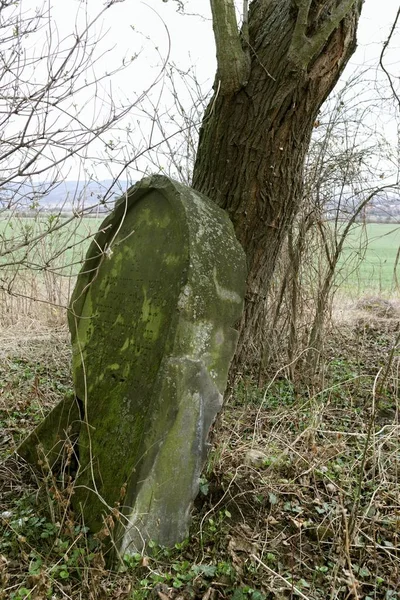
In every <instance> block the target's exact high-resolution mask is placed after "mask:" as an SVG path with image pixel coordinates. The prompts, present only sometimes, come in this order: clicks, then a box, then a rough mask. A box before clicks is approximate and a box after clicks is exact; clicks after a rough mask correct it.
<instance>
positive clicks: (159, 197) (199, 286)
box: [39, 176, 245, 552]
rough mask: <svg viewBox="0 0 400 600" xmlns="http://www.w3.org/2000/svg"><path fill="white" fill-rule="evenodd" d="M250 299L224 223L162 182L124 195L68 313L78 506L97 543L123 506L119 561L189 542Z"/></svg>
mask: <svg viewBox="0 0 400 600" xmlns="http://www.w3.org/2000/svg"><path fill="white" fill-rule="evenodd" d="M244 287H245V258H244V253H243V251H242V249H241V248H240V246H239V244H238V242H237V241H236V239H235V236H234V232H233V227H232V225H231V223H230V221H229V219H228V217H227V215H226V214H225V212H224V211H222V210H221V209H220V208H218V207H217V206H216V205H215V204H213V203H212V202H211V201H209V200H208V199H207V198H205V197H204V196H202V195H200V194H198V193H197V192H195V191H193V190H192V189H190V188H188V187H185V186H183V185H181V184H178V183H176V182H173V181H171V180H170V179H168V178H166V177H161V176H154V177H151V178H148V179H145V180H143V181H142V182H140V183H139V184H138V185H136V186H134V187H133V188H131V189H130V190H128V192H127V194H126V195H125V196H124V197H122V198H121V199H120V200H119V201H118V203H117V205H116V207H115V210H114V211H113V213H112V214H111V215H110V216H109V217H107V218H106V219H105V221H104V222H103V224H102V225H101V227H100V230H99V233H98V234H97V236H96V238H95V240H94V241H93V243H92V244H91V246H90V248H89V251H88V254H87V257H86V261H85V263H84V266H83V268H82V270H81V273H80V275H79V277H78V281H77V285H76V288H75V290H74V293H73V297H72V299H71V303H70V311H69V327H70V330H71V336H72V345H73V375H74V385H75V391H76V396H77V398H78V399H79V401H80V404H81V406H82V411H83V415H84V416H83V422H82V425H81V428H80V432H79V443H78V449H79V464H80V470H79V474H78V477H77V482H76V486H75V495H74V503H75V505H76V506H77V507H78V506H80V507H81V510H82V512H83V514H84V519H85V523H86V524H87V525H89V527H90V528H91V529H92V530H94V531H96V530H99V529H100V528H101V527H102V519H103V515H104V513H108V512H109V511H110V510H111V509H112V508H113V507H115V506H116V505H118V506H119V508H120V511H121V513H122V518H121V519H120V522H119V524H118V526H117V527H116V529H115V540H114V541H115V545H116V548H117V550H119V551H120V552H136V551H138V550H141V549H142V547H143V545H144V544H145V543H146V542H147V541H148V540H150V539H152V540H155V541H157V542H158V543H160V544H174V543H175V542H177V541H179V540H181V539H182V538H183V537H185V535H186V534H187V529H188V524H189V512H190V507H191V505H192V502H193V499H194V498H195V496H196V494H197V491H198V481H199V476H200V473H201V469H202V466H203V463H204V459H205V456H206V450H207V436H208V432H209V428H210V426H211V424H212V422H213V420H214V418H215V415H216V414H217V412H218V410H219V409H220V407H221V404H222V395H223V393H224V390H225V386H226V381H227V374H228V368H229V363H230V361H231V359H232V356H233V353H234V350H235V346H236V342H237V332H236V331H235V330H234V329H233V327H234V324H235V322H236V321H237V320H238V319H239V318H240V315H241V311H242V305H243V297H244ZM45 430H46V421H45V424H44V425H43V427H42V430H41V431H42V434H41V435H44V433H43V432H44V431H45ZM41 435H39V438H41Z"/></svg>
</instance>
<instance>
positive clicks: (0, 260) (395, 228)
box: [0, 215, 400, 295]
mask: <svg viewBox="0 0 400 600" xmlns="http://www.w3.org/2000/svg"><path fill="white" fill-rule="evenodd" d="M52 219H53V220H54V219H55V217H52V216H51V215H47V216H44V217H41V218H38V219H33V218H19V219H15V216H14V217H13V218H12V219H7V218H4V217H0V266H1V265H4V264H5V263H10V262H12V261H18V260H21V259H22V258H23V259H24V261H25V262H31V263H33V264H34V265H37V266H41V265H43V264H46V263H47V264H48V265H49V266H50V268H52V269H54V270H55V272H56V273H59V274H61V275H64V276H68V277H71V276H72V277H73V276H74V275H75V274H76V273H77V272H78V271H79V269H80V264H81V262H82V260H83V258H84V256H85V253H86V250H87V248H88V245H89V243H90V239H91V236H93V234H94V233H95V232H96V231H97V229H98V227H99V225H100V223H101V222H102V220H103V219H101V218H84V219H74V220H72V221H70V222H69V223H67V222H66V219H64V218H61V219H60V220H59V221H53V222H52ZM55 223H57V224H61V223H62V224H65V226H63V227H62V228H61V229H59V230H58V231H56V232H54V233H52V234H50V235H46V236H45V237H44V238H43V239H39V240H37V241H36V242H34V243H33V245H32V248H31V249H30V250H29V252H28V255H27V256H26V248H25V247H24V246H22V247H21V248H20V249H18V250H17V251H16V252H14V253H13V254H12V255H10V254H8V255H7V256H3V257H1V255H2V253H3V251H4V250H5V249H6V248H10V247H11V246H18V245H20V244H22V245H23V244H24V240H26V239H27V238H29V239H31V238H32V237H37V236H39V237H40V235H41V233H43V232H45V231H47V230H48V228H49V225H51V224H52V225H54V224H55ZM399 247H400V225H396V224H383V223H369V224H367V225H360V224H357V225H355V226H354V228H353V229H352V231H351V234H350V235H349V237H348V240H347V243H346V246H345V248H344V251H343V255H342V258H341V260H340V265H339V268H340V273H339V275H338V283H339V284H340V289H341V290H342V291H345V292H346V293H350V294H352V295H353V294H354V295H364V294H368V293H371V294H375V293H383V294H391V293H394V292H396V291H398V285H397V283H396V279H395V265H396V256H397V252H398V249H399ZM397 273H398V278H399V280H400V267H399V266H397Z"/></svg>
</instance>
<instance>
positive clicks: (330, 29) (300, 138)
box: [193, 0, 361, 367]
mask: <svg viewBox="0 0 400 600" xmlns="http://www.w3.org/2000/svg"><path fill="white" fill-rule="evenodd" d="M211 5H212V8H213V21H214V32H215V36H216V41H217V44H216V46H217V59H218V72H217V76H216V81H215V86H214V96H213V98H212V100H211V102H210V104H209V106H208V108H207V110H206V113H205V116H204V121H203V125H202V129H201V132H200V140H199V148H198V154H197V159H196V164H195V169H194V176H193V186H194V188H196V189H197V190H199V191H201V192H203V193H204V194H206V195H207V196H209V197H210V198H211V199H213V200H214V201H215V202H216V203H217V204H218V205H219V206H221V207H222V208H224V209H226V210H227V211H228V214H229V216H230V218H231V220H232V222H233V224H234V227H235V231H236V234H237V236H238V239H239V241H240V242H241V243H242V245H243V247H244V249H245V251H246V254H247V262H248V282H247V283H248V288H247V289H248V291H247V299H246V307H245V313H244V316H243V319H242V323H241V326H240V334H241V335H240V340H239V345H238V351H237V355H236V367H237V366H240V367H242V366H245V365H248V364H249V363H253V364H259V362H260V360H262V345H263V339H262V332H263V329H264V324H265V322H266V321H265V319H266V318H267V307H266V297H267V295H268V290H269V286H270V283H271V281H272V277H273V274H274V267H275V263H276V261H277V259H278V256H279V252H280V250H281V248H282V243H283V241H284V239H285V235H286V233H287V231H288V227H289V225H290V224H291V223H292V222H293V219H294V217H295V215H296V213H297V211H298V210H299V207H300V203H301V199H302V173H303V165H304V159H305V155H306V152H307V148H308V145H309V141H310V136H311V132H312V129H313V126H314V123H315V121H316V117H317V114H318V110H319V108H320V106H321V104H322V102H323V101H324V100H325V98H326V97H327V95H328V94H329V92H330V91H331V90H332V88H333V87H334V85H335V83H336V81H337V79H338V77H339V75H340V73H341V72H342V70H343V68H344V67H345V65H346V63H347V61H348V59H349V58H350V56H351V55H352V53H353V51H354V49H355V37H356V29H357V22H358V17H359V14H360V11H361V0H253V2H252V4H251V6H250V12H249V17H248V22H247V19H246V15H245V19H244V25H243V27H242V32H241V48H242V56H241V57H240V55H239V54H238V46H237V39H236V43H235V45H234V46H233V50H232V54H231V56H234V61H229V59H227V55H229V53H227V46H228V47H229V44H230V43H231V39H232V14H233V13H232V10H233V0H211ZM229 9H231V10H229ZM227 33H229V36H227V35H225V34H227ZM238 35H239V34H238ZM224 36H225V37H224ZM241 60H242V62H240V61H241Z"/></svg>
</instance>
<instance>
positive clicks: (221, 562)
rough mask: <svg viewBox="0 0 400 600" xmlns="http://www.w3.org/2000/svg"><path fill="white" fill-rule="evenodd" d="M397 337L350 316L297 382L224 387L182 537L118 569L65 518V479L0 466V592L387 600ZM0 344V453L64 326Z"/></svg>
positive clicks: (61, 350)
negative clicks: (307, 377) (321, 361)
mask: <svg viewBox="0 0 400 600" xmlns="http://www.w3.org/2000/svg"><path fill="white" fill-rule="evenodd" d="M397 328H398V321H396V320H395V319H382V318H377V319H376V318H371V315H370V314H367V315H365V314H364V315H360V314H358V312H354V313H353V318H352V319H350V316H349V318H348V319H347V320H346V322H345V326H343V325H339V326H336V327H334V328H332V330H331V333H330V335H329V338H328V339H327V340H326V342H325V353H326V357H325V358H326V362H325V368H324V373H323V377H322V379H319V380H318V382H317V383H316V382H314V384H313V386H309V387H306V386H305V385H304V383H302V384H298V386H297V387H296V386H294V385H293V384H291V383H290V382H288V381H287V380H286V379H284V378H283V377H282V374H283V373H284V372H285V371H284V370H283V371H281V372H280V373H278V374H277V376H276V377H275V379H274V378H273V377H271V379H270V383H269V384H268V386H267V387H265V388H264V389H263V390H259V389H258V388H256V387H255V386H254V385H253V384H252V383H251V382H250V381H245V380H243V381H241V382H239V383H238V384H237V387H236V388H235V389H234V390H233V391H232V394H231V397H230V398H229V401H228V402H227V405H226V408H225V410H224V411H223V413H222V415H221V417H220V419H219V421H218V423H216V425H215V429H214V445H213V451H212V453H211V455H210V457H209V461H208V465H207V468H206V469H205V472H204V477H203V479H202V482H201V490H202V493H200V495H199V497H198V499H197V501H196V506H195V507H194V513H193V525H192V529H191V537H190V540H189V542H188V543H184V544H182V545H181V546H179V547H178V548H175V549H172V550H167V549H162V548H153V550H152V553H151V556H150V557H140V556H135V557H131V558H130V559H127V560H126V561H125V563H124V564H123V565H122V566H121V569H120V571H119V572H118V573H117V572H112V571H109V570H108V569H106V567H105V563H104V557H103V540H101V539H99V536H98V537H97V538H96V537H93V536H91V535H90V534H89V533H87V532H86V530H85V529H84V528H82V524H80V523H79V519H78V518H77V516H76V515H75V514H74V512H73V510H72V508H71V503H70V500H71V498H73V496H72V494H73V481H72V480H64V481H63V482H62V483H61V482H60V481H57V480H55V479H54V477H53V476H52V475H51V474H50V473H49V472H46V470H45V472H44V474H42V476H41V477H38V476H37V475H35V476H32V473H31V472H30V471H29V470H28V469H27V468H26V467H24V466H23V465H18V464H16V463H15V462H14V461H13V459H10V458H9V459H8V460H6V462H5V463H3V464H2V466H1V470H0V482H1V497H0V512H1V528H2V539H1V542H0V590H2V591H0V597H2V598H10V599H11V598H12V599H13V600H14V599H16V600H20V599H22V598H37V599H39V598H46V597H49V598H54V599H58V598H60V599H61V598H70V599H73V600H75V599H78V598H79V599H102V598H110V599H111V598H115V599H117V598H118V599H121V600H122V599H132V600H133V599H135V600H140V599H142V598H143V599H145V598H160V599H161V600H166V598H175V599H176V600H178V599H181V600H182V599H186V598H188V599H189V598H204V599H205V600H210V599H211V600H212V599H215V600H216V599H219V598H221V599H224V598H234V599H235V600H242V599H251V600H262V599H263V598H264V599H267V598H268V599H269V598H271V599H272V598H279V599H283V598H305V599H308V600H320V599H321V600H325V599H328V598H329V599H332V600H333V599H340V600H344V599H348V598H349V599H350V598H359V599H361V598H363V599H368V598H369V599H371V598H374V599H377V598H379V599H380V598H382V599H385V600H393V599H396V598H397V597H398V595H397V594H398V592H397V590H398V587H399V582H400V553H399V543H398V542H399V540H398V538H399V534H400V520H399V515H400V485H399V477H398V470H399V464H400V451H399V448H400V443H399V442H400V439H399V436H400V423H399V387H398V386H399V372H398V371H399V345H398V331H397ZM0 336H1V346H0V356H1V362H0V364H1V367H0V419H1V425H2V430H1V433H2V446H1V453H2V456H3V457H5V456H7V455H8V454H9V451H10V450H12V449H13V448H15V445H16V444H17V443H18V441H19V440H20V439H21V437H22V436H23V435H25V434H26V432H27V431H29V430H30V429H31V428H32V427H34V425H35V424H36V423H37V422H38V420H39V419H40V418H41V417H42V415H43V414H44V413H45V412H46V411H48V410H49V409H50V407H51V406H53V405H54V404H55V403H56V402H57V401H58V400H59V399H60V398H61V397H62V396H63V395H64V393H65V392H66V390H68V389H69V388H70V387H71V379H70V371H69V356H70V350H69V342H68V333H67V331H66V329H65V327H63V326H60V327H58V328H54V327H51V326H49V325H48V324H44V325H43V324H42V325H38V323H37V322H36V321H34V320H33V319H32V317H29V316H27V315H24V316H23V317H21V318H19V319H17V320H16V322H15V323H14V325H13V327H12V328H10V327H9V328H3V329H2V330H1V332H0ZM396 344H397V346H396ZM393 349H394V350H393ZM318 386H319V387H318ZM103 533H104V532H103ZM100 537H101V536H100Z"/></svg>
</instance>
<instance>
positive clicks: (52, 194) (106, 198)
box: [0, 179, 128, 213]
mask: <svg viewBox="0 0 400 600" xmlns="http://www.w3.org/2000/svg"><path fill="white" fill-rule="evenodd" d="M127 187H128V182H127V181H117V182H114V181H113V180H112V179H105V180H103V181H89V182H80V181H62V182H60V183H58V184H57V185H56V186H53V187H50V186H49V184H47V183H38V184H32V185H30V184H27V183H23V184H15V183H11V184H8V185H7V186H5V187H4V188H1V187H0V209H13V210H17V211H20V212H26V211H28V212H30V211H38V210H39V211H46V212H60V211H62V212H71V211H73V210H79V209H82V208H86V209H88V208H89V207H91V206H93V207H96V208H95V211H96V213H98V212H108V211H110V210H111V209H112V208H113V206H114V203H115V200H116V199H117V198H119V197H120V196H121V195H122V194H123V193H124V192H125V190H126V189H127Z"/></svg>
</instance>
